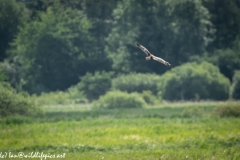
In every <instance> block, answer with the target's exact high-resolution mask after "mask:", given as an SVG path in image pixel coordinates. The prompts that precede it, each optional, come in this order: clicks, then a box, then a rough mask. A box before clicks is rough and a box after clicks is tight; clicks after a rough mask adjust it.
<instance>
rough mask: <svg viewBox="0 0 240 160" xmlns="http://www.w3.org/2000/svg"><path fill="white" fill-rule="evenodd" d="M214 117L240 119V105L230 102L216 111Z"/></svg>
mask: <svg viewBox="0 0 240 160" xmlns="http://www.w3.org/2000/svg"><path fill="white" fill-rule="evenodd" d="M214 115H217V116H219V117H240V103H239V102H229V103H227V104H224V105H221V106H219V107H217V108H216V109H215V110H214Z"/></svg>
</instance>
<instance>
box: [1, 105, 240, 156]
mask: <svg viewBox="0 0 240 160" xmlns="http://www.w3.org/2000/svg"><path fill="white" fill-rule="evenodd" d="M226 103H227V102H199V103H195V102H188V103H187V102H182V103H179V102H178V103H163V104H161V105H155V106H148V107H147V108H137V109H108V110H107V109H104V110H96V109H95V110H92V109H91V107H90V105H88V104H85V105H50V106H44V110H45V114H44V115H43V116H41V117H36V118H27V117H17V116H15V117H8V118H5V119H1V120H0V123H1V126H0V157H1V156H2V158H1V159H11V158H10V157H9V156H6V157H3V156H4V154H9V153H11V154H12V155H14V154H18V153H19V152H23V153H24V154H25V155H27V154H30V153H31V152H34V153H36V152H39V153H44V154H48V155H62V157H58V158H56V157H55V158H54V159H80V160H85V159H86V160H88V159H89V160H95V159H107V160H112V159H113V160H115V159H119V160H123V159H134V160H136V159H146V160H155V159H160V160H170V159H174V160H175V159H191V160H195V159H201V160H204V159H208V160H209V159H216V160H221V159H223V160H228V159H229V160H232V159H233V160H237V159H240V152H239V151H240V119H239V117H219V116H217V115H215V110H216V108H217V107H218V106H221V105H224V104H226ZM236 103H238V102H236ZM17 158H19V157H16V158H14V159H17ZM31 159H41V158H31ZM42 159H45V158H44V157H43V158H42ZM46 159H53V158H48V157H46Z"/></svg>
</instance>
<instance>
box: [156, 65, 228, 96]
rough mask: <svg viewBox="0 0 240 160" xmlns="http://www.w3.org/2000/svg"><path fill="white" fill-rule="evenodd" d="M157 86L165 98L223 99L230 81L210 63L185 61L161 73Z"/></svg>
mask: <svg viewBox="0 0 240 160" xmlns="http://www.w3.org/2000/svg"><path fill="white" fill-rule="evenodd" d="M158 87H159V90H160V91H161V94H162V98H163V99H166V100H200V99H213V100H225V99H228V97H229V87H230V81H229V80H228V79H227V78H226V77H225V76H223V75H222V74H221V73H220V72H219V69H218V68H217V67H215V66H214V65H212V64H210V63H207V62H202V63H201V64H197V63H187V64H184V65H182V66H179V67H175V68H173V69H172V70H171V71H169V72H166V73H165V74H163V75H162V76H161V79H160V82H159V83H158Z"/></svg>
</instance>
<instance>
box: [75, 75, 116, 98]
mask: <svg viewBox="0 0 240 160" xmlns="http://www.w3.org/2000/svg"><path fill="white" fill-rule="evenodd" d="M112 76H113V72H105V71H102V72H99V71H96V72H95V73H94V74H92V73H87V74H86V75H84V76H82V77H81V81H80V82H79V83H78V84H77V86H76V87H77V88H78V90H79V91H82V92H83V93H84V94H85V95H86V98H87V99H89V100H90V101H92V100H94V99H98V97H99V96H100V95H103V94H105V93H106V92H107V91H108V90H109V89H110V88H111V80H112Z"/></svg>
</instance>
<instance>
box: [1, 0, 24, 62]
mask: <svg viewBox="0 0 240 160" xmlns="http://www.w3.org/2000/svg"><path fill="white" fill-rule="evenodd" d="M26 13H27V12H26V9H25V8H24V6H23V5H22V4H20V3H17V2H16V1H15V0H7V1H0V24H1V25H0V61H3V59H4V58H6V50H7V49H8V48H9V43H10V42H11V41H12V40H13V38H14V37H15V36H16V34H17V32H18V27H19V26H21V25H23V23H26V19H27V14H26Z"/></svg>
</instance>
